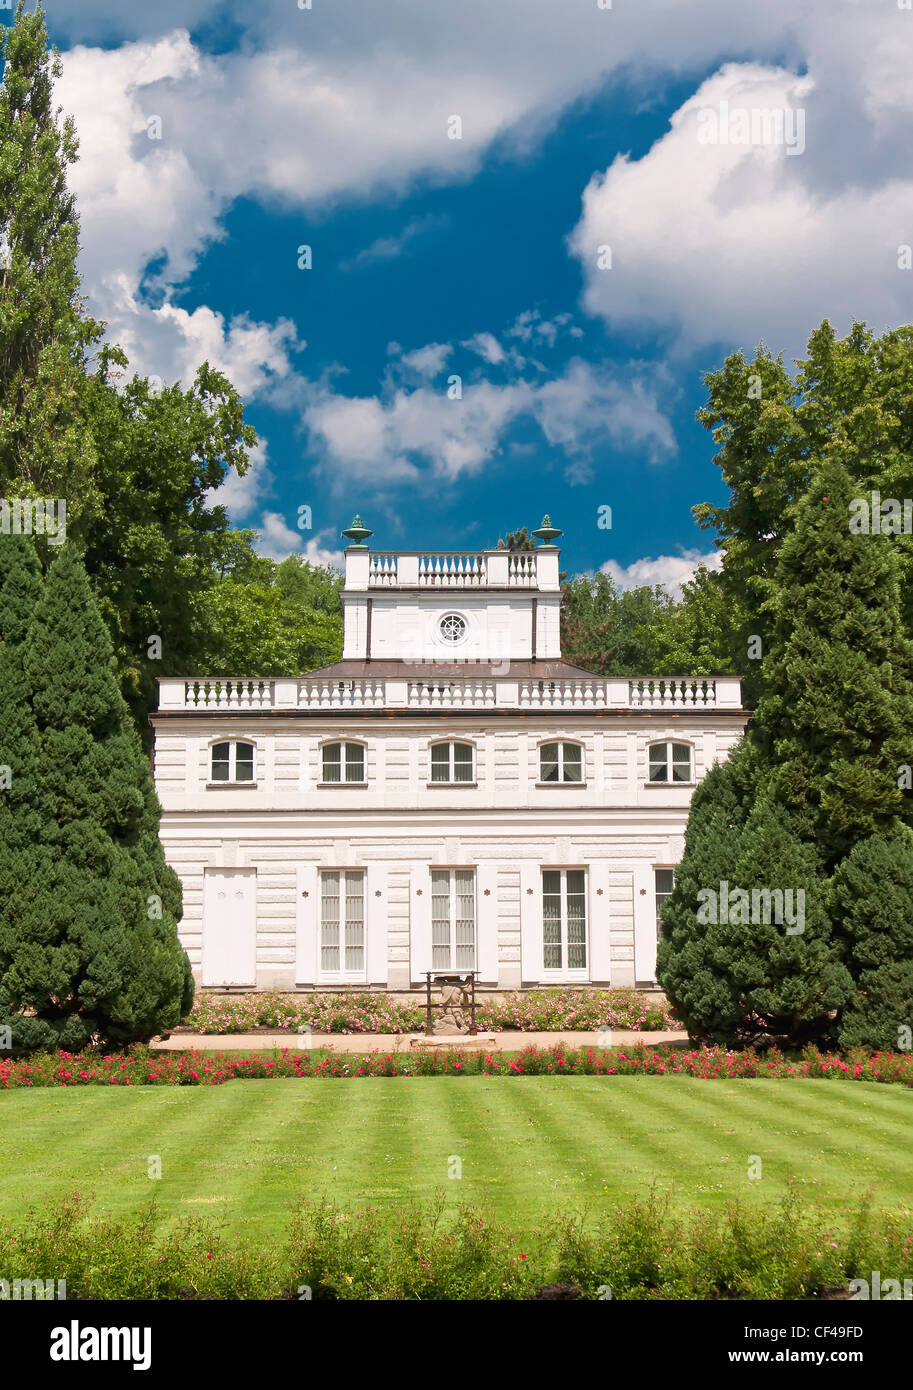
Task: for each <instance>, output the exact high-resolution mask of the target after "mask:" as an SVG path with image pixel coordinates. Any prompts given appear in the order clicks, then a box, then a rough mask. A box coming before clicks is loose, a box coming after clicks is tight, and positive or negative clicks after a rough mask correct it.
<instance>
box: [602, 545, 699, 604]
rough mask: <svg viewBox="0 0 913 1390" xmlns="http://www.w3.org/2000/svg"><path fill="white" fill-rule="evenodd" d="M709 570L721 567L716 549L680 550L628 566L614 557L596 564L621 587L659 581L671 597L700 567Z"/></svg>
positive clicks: (676, 595)
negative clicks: (603, 562) (676, 552)
mask: <svg viewBox="0 0 913 1390" xmlns="http://www.w3.org/2000/svg"><path fill="white" fill-rule="evenodd" d="M701 565H704V566H706V568H707V569H710V570H718V569H720V568H722V560H721V557H720V553H719V551H717V550H710V551H707V552H701V551H700V550H683V551H682V553H681V554H680V555H657V556H656V558H655V559H650V558H645V559H643V560H634V561H632V563H631V564H630V565H619V564H618V562H617V561H616V560H607V561H606V563H605V564H604V565H600V570H601V572H602V573H603V574H607V575H609V576H610V578H611V579H613V580H614V581H615V583H616V584H617V585H618V586H619V588H621V589H637V588H639V587H640V586H641V585H644V584H649V585H650V586H652V585H654V584H661V585H662V586H663V588H665V589H667V590H668V592H669V593H670V594H671V595H672V597H673V598H676V599H678V598H681V594H682V585H683V584H685V583H687V581H688V580H689V579H691V577H692V576H693V575H694V573H695V571H696V570H697V569H698V568H699V567H700V566H701Z"/></svg>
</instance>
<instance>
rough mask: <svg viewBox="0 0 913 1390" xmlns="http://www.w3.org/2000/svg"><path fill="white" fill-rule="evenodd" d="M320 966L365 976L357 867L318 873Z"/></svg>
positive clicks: (327, 971) (329, 971) (336, 972)
mask: <svg viewBox="0 0 913 1390" xmlns="http://www.w3.org/2000/svg"><path fill="white" fill-rule="evenodd" d="M320 970H321V973H322V974H324V975H340V976H343V975H344V976H346V977H349V978H351V979H358V980H363V979H364V977H365V876H364V873H363V872H362V871H361V870H360V869H346V870H345V871H344V872H343V871H341V870H340V871H338V872H337V871H331V870H327V871H325V872H324V873H322V874H321V875H320Z"/></svg>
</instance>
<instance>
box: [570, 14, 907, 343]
mask: <svg viewBox="0 0 913 1390" xmlns="http://www.w3.org/2000/svg"><path fill="white" fill-rule="evenodd" d="M911 28H913V27H911ZM817 81H818V79H817V77H816V75H815V74H814V73H809V74H808V75H807V76H805V77H796V76H795V75H794V74H792V73H790V72H787V71H784V70H783V69H780V68H769V67H763V66H760V65H757V64H750V65H748V64H733V63H730V64H726V65H725V66H724V67H723V68H721V69H720V71H719V72H717V73H715V74H714V75H713V76H712V77H710V78H708V79H707V80H706V81H705V82H703V83H702V84H701V86H700V87H699V88H698V90H697V91H696V92H695V93H694V95H693V96H692V97H690V98H689V99H688V100H687V101H686V102H684V103H683V105H682V106H681V107H680V108H679V109H678V111H676V112H675V114H674V116H673V117H672V120H671V129H670V131H669V133H668V134H667V135H665V136H664V137H663V138H662V139H661V140H659V141H657V142H656V144H654V146H653V147H652V148H651V149H650V150H649V151H648V153H647V154H646V155H644V157H643V158H642V159H639V160H631V159H630V158H628V157H627V156H624V155H620V156H618V157H617V158H616V159H615V160H614V161H613V163H612V164H611V165H610V167H609V168H608V169H607V170H606V171H605V173H603V174H597V175H595V176H594V177H593V179H592V180H591V181H590V183H589V185H588V187H587V188H586V190H585V192H584V195H583V209H582V216H581V218H580V221H579V223H578V225H577V227H576V228H575V229H574V231H573V233H572V235H571V237H570V247H571V249H572V251H573V253H574V254H575V255H576V256H577V257H578V258H579V260H580V262H581V265H582V267H583V270H584V275H585V292H584V301H583V302H584V306H585V308H586V309H587V310H588V311H589V312H590V313H591V314H594V315H599V316H601V317H602V318H604V319H605V320H606V322H607V323H608V324H609V325H611V326H612V327H615V328H617V327H622V326H626V325H631V324H639V325H642V324H643V323H644V321H652V322H653V323H655V324H660V325H669V326H670V327H671V328H672V329H673V330H674V332H675V335H676V337H677V341H678V344H679V346H682V347H685V348H692V347H694V346H695V345H699V344H707V343H716V342H724V343H726V342H731V341H732V340H733V338H735V339H737V341H739V342H741V343H745V344H748V345H750V346H753V345H754V344H755V343H757V342H758V341H759V340H760V339H761V338H764V339H765V340H766V341H767V342H769V343H772V344H776V345H777V346H778V347H783V348H784V349H785V350H786V351H787V352H790V351H791V352H793V353H798V352H800V351H801V349H802V347H804V344H805V339H806V337H807V335H808V332H809V330H810V328H811V327H813V326H814V325H815V324H817V323H819V322H820V321H821V319H822V318H824V317H829V318H831V319H832V320H835V321H836V322H837V324H838V326H839V327H841V328H844V329H845V328H846V327H847V326H848V324H849V322H850V320H851V319H852V318H853V317H859V318H866V319H867V320H869V321H870V322H872V324H873V325H874V326H875V327H876V328H878V329H881V328H882V327H884V326H885V325H887V324H893V323H897V322H899V321H901V320H902V319H903V318H905V317H906V316H908V312H909V308H908V304H909V290H908V283H907V282H908V278H909V277H907V278H906V279H905V278H904V274H903V272H901V271H899V270H898V246H899V245H901V244H903V243H906V242H909V241H910V238H911V231H910V222H909V209H910V206H911V202H913V176H911V175H910V173H909V170H908V169H905V170H903V172H902V173H901V172H900V171H899V170H898V171H897V172H894V173H891V174H885V177H884V179H883V180H882V181H881V182H878V183H876V184H874V185H872V186H868V187H866V188H860V187H858V186H854V183H853V180H852V179H848V178H846V177H844V179H843V182H842V184H841V186H840V187H838V188H832V187H830V186H829V183H828V180H827V177H826V173H825V175H824V176H823V177H822V179H821V180H820V181H819V179H818V177H817V172H818V171H817V164H816V161H817V159H818V157H819V152H820V151H821V150H822V148H829V147H830V146H829V142H830V140H831V136H832V132H831V131H829V130H828V129H827V128H826V127H823V126H822V125H821V124H819V122H818V112H817V109H816V107H815V105H814V97H815V95H816V91H817V85H816V84H817ZM778 110H779V111H782V112H784V113H785V114H784V121H785V123H786V124H785V126H784V129H785V130H786V131H788V129H789V125H788V122H789V119H790V117H789V115H788V113H789V112H793V113H797V112H803V113H804V116H805V141H806V147H805V150H804V152H803V153H801V154H800V153H799V152H798V145H797V146H796V153H795V154H794V155H792V156H791V155H790V154H789V153H788V152H787V146H786V143H785V141H784V143H773V142H772V141H771V142H770V143H734V142H733V140H732V139H731V138H730V140H729V141H728V142H727V143H722V141H721V142H720V143H715V144H714V143H707V142H706V140H707V135H708V133H710V132H711V131H712V126H711V124H710V123H709V122H708V121H707V118H706V116H705V115H704V114H703V113H705V112H707V111H713V112H715V113H728V121H727V122H726V123H725V125H721V126H720V129H721V130H723V129H724V128H725V129H726V130H727V132H728V133H730V135H732V134H734V133H735V127H734V126H733V124H732V118H733V116H734V113H735V112H736V111H746V112H748V113H749V115H750V114H751V113H752V112H771V111H778ZM757 133H758V135H759V136H760V137H761V138H762V139H763V137H764V135H765V134H766V127H765V126H764V125H762V124H760V123H759V124H758V126H757ZM819 183H820V186H819ZM605 248H609V256H606V254H605ZM600 260H601V265H600Z"/></svg>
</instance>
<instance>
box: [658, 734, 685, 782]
mask: <svg viewBox="0 0 913 1390" xmlns="http://www.w3.org/2000/svg"><path fill="white" fill-rule="evenodd" d="M693 780H694V779H693V777H692V775H691V746H690V744H687V743H672V742H671V740H670V742H668V743H651V744H650V781H651V782H691V781H693Z"/></svg>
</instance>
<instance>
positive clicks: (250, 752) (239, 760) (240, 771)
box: [211, 740, 254, 782]
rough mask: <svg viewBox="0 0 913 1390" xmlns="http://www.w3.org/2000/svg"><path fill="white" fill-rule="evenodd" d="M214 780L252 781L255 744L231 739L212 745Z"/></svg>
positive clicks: (212, 778)
mask: <svg viewBox="0 0 913 1390" xmlns="http://www.w3.org/2000/svg"><path fill="white" fill-rule="evenodd" d="M211 780H212V781H213V782H252V781H253V780H254V745H253V744H252V743H240V742H236V741H235V740H230V741H229V742H227V743H214V744H213V745H212V777H211Z"/></svg>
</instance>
